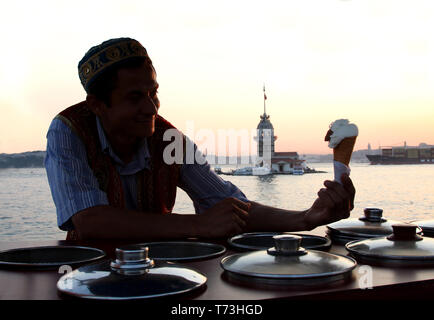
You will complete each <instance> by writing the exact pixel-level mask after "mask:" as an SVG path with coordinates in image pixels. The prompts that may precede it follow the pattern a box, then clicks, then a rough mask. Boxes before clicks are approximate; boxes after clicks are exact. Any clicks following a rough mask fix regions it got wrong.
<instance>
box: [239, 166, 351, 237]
mask: <svg viewBox="0 0 434 320" xmlns="http://www.w3.org/2000/svg"><path fill="white" fill-rule="evenodd" d="M342 183H343V184H342V185H341V184H339V183H337V182H335V181H328V180H327V181H325V182H324V186H325V188H322V189H321V190H320V191H319V192H318V198H317V199H316V200H315V202H314V203H313V205H312V206H311V207H310V208H309V209H307V210H304V211H291V210H284V209H278V208H274V207H269V206H265V205H262V204H260V203H256V202H251V208H250V210H249V219H248V223H247V226H246V228H245V230H246V232H253V231H282V232H283V231H304V230H312V229H314V228H316V227H318V226H320V225H324V224H328V223H332V222H334V221H338V220H340V219H345V218H348V217H349V215H350V211H351V210H352V209H353V208H354V196H355V192H356V191H355V188H354V186H353V183H352V181H351V179H350V178H349V176H348V175H346V174H344V175H342Z"/></svg>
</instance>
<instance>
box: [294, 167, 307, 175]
mask: <svg viewBox="0 0 434 320" xmlns="http://www.w3.org/2000/svg"><path fill="white" fill-rule="evenodd" d="M292 174H294V175H297V176H299V175H302V174H304V169H303V168H302V167H297V168H294V169H293V170H292Z"/></svg>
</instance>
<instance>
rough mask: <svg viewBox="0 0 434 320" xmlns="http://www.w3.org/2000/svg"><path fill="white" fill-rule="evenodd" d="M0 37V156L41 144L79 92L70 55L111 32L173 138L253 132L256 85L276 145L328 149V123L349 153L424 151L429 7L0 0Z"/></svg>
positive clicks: (432, 104)
mask: <svg viewBox="0 0 434 320" xmlns="http://www.w3.org/2000/svg"><path fill="white" fill-rule="evenodd" d="M0 30H1V31H0V33H1V39H2V45H1V48H2V49H1V50H0V88H1V89H0V153H15V152H23V151H31V150H45V144H46V139H45V134H46V131H47V129H48V126H49V124H50V121H51V119H52V118H53V117H54V116H55V115H56V114H57V113H58V112H60V111H61V110H63V109H64V108H66V107H68V106H70V105H73V104H75V103H77V102H80V101H81V100H83V99H84V98H85V92H84V90H83V88H82V87H81V85H80V82H79V78H78V75H77V64H78V61H79V60H80V59H81V58H82V56H83V55H84V54H85V52H86V51H87V50H88V49H89V48H90V47H91V46H93V45H96V44H99V43H101V42H103V41H104V40H107V39H110V38H116V37H122V36H127V37H132V38H135V39H137V40H139V41H140V42H141V43H142V44H143V45H144V46H145V47H146V48H147V50H148V53H149V55H150V57H151V59H152V60H153V63H154V66H155V68H156V70H157V80H158V82H159V84H160V89H159V96H160V100H161V109H160V113H161V114H162V115H163V116H164V117H165V118H167V119H168V120H169V121H171V122H172V123H173V124H174V125H175V126H177V127H178V128H179V129H181V130H185V129H186V125H187V123H191V121H194V127H195V129H196V130H200V129H209V130H213V131H215V132H217V130H218V129H247V130H251V129H252V128H256V126H257V124H258V122H259V115H260V114H261V113H262V112H263V92H262V88H263V85H264V83H265V87H266V90H267V91H266V93H267V97H268V99H267V112H268V113H269V114H270V116H271V117H270V120H271V121H272V123H273V125H274V128H275V135H277V136H278V140H277V141H276V150H277V151H298V152H299V153H303V154H304V153H329V152H330V150H329V149H328V148H327V144H326V143H325V142H324V141H323V139H324V135H325V133H326V131H327V129H328V126H329V124H330V122H332V121H333V120H335V119H339V118H346V119H349V120H350V121H351V122H354V123H356V124H357V125H358V127H359V132H360V135H359V138H358V140H357V143H356V147H355V149H365V148H366V147H367V145H368V143H371V145H372V147H373V148H378V146H379V145H382V146H391V145H402V144H403V143H404V141H406V142H407V145H417V144H419V143H420V142H425V143H428V144H434V37H433V30H434V2H433V1H432V0H427V1H422V0H404V1H399V0H390V1H389V0H346V1H344V0H284V1H252V0H249V1H234V0H230V1H222V0H219V1H203V0H202V1H189V0H184V1H164V0H163V1H161V0H159V1H152V2H151V1H143V0H140V1H128V0H124V1H107V0H104V1H78V0H75V1H59V0H57V1H47V0H41V1H25V2H18V1H4V0H3V1H2V2H1V10H0ZM191 138H193V139H194V137H191Z"/></svg>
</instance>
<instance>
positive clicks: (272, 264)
mask: <svg viewBox="0 0 434 320" xmlns="http://www.w3.org/2000/svg"><path fill="white" fill-rule="evenodd" d="M274 240H275V247H273V248H270V249H268V250H262V251H253V252H247V253H240V254H234V255H231V256H228V257H225V258H224V259H222V261H221V266H222V268H223V269H224V270H225V271H227V272H229V273H230V274H235V275H238V276H244V277H246V280H249V279H250V281H259V282H261V281H263V280H265V282H267V280H278V281H276V282H274V283H279V282H281V283H285V284H287V283H291V281H294V280H295V281H297V280H302V281H304V282H305V283H308V282H310V283H314V282H315V281H322V283H323V282H324V279H329V280H330V281H335V280H337V279H343V277H346V276H348V275H349V274H350V273H351V271H352V270H353V269H354V268H355V266H356V262H355V261H354V260H353V259H351V258H348V257H344V256H341V255H336V254H330V253H327V252H322V251H316V250H305V249H304V248H302V247H300V246H299V245H300V242H301V237H299V236H295V235H277V236H274Z"/></svg>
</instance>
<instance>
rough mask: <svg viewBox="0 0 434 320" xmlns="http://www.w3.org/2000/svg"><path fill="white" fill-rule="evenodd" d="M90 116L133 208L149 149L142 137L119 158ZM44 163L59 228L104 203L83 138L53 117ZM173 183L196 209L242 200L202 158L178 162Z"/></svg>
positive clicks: (238, 193)
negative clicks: (126, 156)
mask: <svg viewBox="0 0 434 320" xmlns="http://www.w3.org/2000/svg"><path fill="white" fill-rule="evenodd" d="M96 122H97V129H98V136H99V139H100V142H101V148H102V150H103V152H105V153H107V154H108V155H109V156H110V157H111V158H112V159H113V160H114V162H115V166H116V170H117V171H118V173H119V175H120V177H121V181H122V186H123V190H124V195H125V206H126V208H128V209H131V210H135V209H137V198H136V195H137V185H136V179H135V174H136V173H137V172H139V171H141V170H143V169H144V168H148V169H149V168H150V154H149V151H148V146H147V143H146V139H144V142H143V144H142V145H141V146H140V148H139V149H138V151H137V153H136V154H135V156H134V158H133V160H132V161H131V162H129V163H127V164H125V163H124V162H123V161H122V160H120V159H119V157H118V156H117V155H116V154H115V153H114V151H113V149H112V148H111V146H110V143H109V141H108V140H107V138H106V135H105V133H104V130H103V128H102V125H101V123H100V121H99V119H98V117H96ZM196 148H197V147H196V145H195V149H196ZM45 169H46V171H47V178H48V183H49V185H50V189H51V195H52V197H53V201H54V204H55V205H56V212H57V225H58V226H59V228H60V229H61V230H64V231H68V230H72V229H74V226H73V224H72V221H71V217H72V216H73V215H74V214H76V213H77V212H79V211H81V210H84V209H86V208H90V207H94V206H98V205H108V204H109V202H108V199H107V195H106V193H105V192H104V191H102V190H100V189H99V186H98V181H97V179H96V177H95V175H94V173H93V171H92V169H91V168H90V166H89V164H88V162H87V156H86V148H85V145H84V143H83V142H82V141H81V139H80V138H79V137H78V136H77V135H76V134H75V133H74V132H73V131H72V130H71V129H70V128H69V127H68V126H67V125H66V124H64V123H63V122H62V121H61V120H59V119H54V120H53V121H52V122H51V125H50V128H49V129H48V133H47V152H46V157H45ZM178 187H180V188H181V189H182V190H184V191H185V192H186V193H187V194H188V196H189V197H190V198H191V200H192V201H193V205H194V208H195V212H196V213H202V212H204V211H205V210H207V209H208V208H210V207H212V206H213V205H215V204H216V203H218V202H219V201H221V200H223V199H225V198H228V197H234V198H237V199H240V200H242V201H248V199H247V198H246V196H245V195H244V193H242V192H241V191H240V190H239V189H238V188H237V187H236V186H235V185H233V184H232V183H231V182H229V181H225V180H223V179H221V178H220V177H219V176H218V175H216V174H215V173H214V171H212V170H211V167H210V165H209V164H208V162H205V163H204V164H197V163H195V164H183V165H181V170H180V178H179V181H178Z"/></svg>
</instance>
